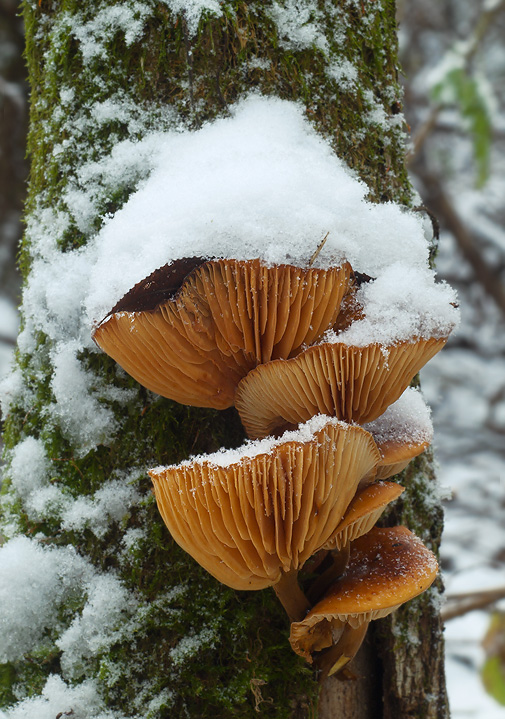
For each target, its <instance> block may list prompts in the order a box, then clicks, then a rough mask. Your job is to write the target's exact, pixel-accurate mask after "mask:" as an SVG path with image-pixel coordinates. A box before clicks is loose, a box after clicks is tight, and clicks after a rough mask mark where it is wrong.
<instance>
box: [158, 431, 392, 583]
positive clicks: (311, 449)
mask: <svg viewBox="0 0 505 719" xmlns="http://www.w3.org/2000/svg"><path fill="white" fill-rule="evenodd" d="M378 459H379V453H378V450H377V448H376V446H375V443H374V442H373V440H372V437H371V435H370V434H369V433H368V432H366V431H365V430H363V429H362V428H361V427H356V426H350V425H345V424H343V423H341V422H338V421H337V420H335V419H334V418H328V417H315V418H314V419H313V420H311V421H310V422H308V423H307V425H305V426H303V427H301V428H300V430H299V431H298V432H290V433H286V434H285V435H284V436H283V437H281V438H280V439H278V440H273V439H269V440H264V441H263V442H257V443H249V444H248V445H246V446H245V448H242V450H241V451H239V450H236V451H234V453H233V454H232V456H231V460H230V459H229V458H228V455H227V454H226V453H225V454H223V453H216V454H215V455H209V456H208V457H202V458H197V459H196V460H194V461H192V462H183V463H182V464H180V465H178V466H170V467H160V468H157V469H153V470H150V472H149V474H150V476H151V478H152V480H153V483H154V491H155V495H156V501H157V503H158V508H159V510H160V513H161V515H162V517H163V519H164V521H165V524H166V525H167V527H168V529H169V530H170V532H171V534H172V536H173V538H174V539H175V541H176V542H177V543H178V544H179V545H180V546H181V547H182V548H183V549H184V550H185V551H186V552H188V553H189V554H191V556H192V557H193V558H194V559H196V560H197V561H198V562H199V563H200V564H201V565H202V566H203V567H204V568H205V569H206V570H207V571H208V572H210V574H212V575H213V576H214V577H216V579H218V580H219V581H220V582H223V583H224V584H227V585H229V586H231V587H233V588H234V589H262V588H263V587H267V586H270V585H273V584H275V583H277V582H278V581H279V579H280V577H281V573H282V572H288V571H290V570H291V569H297V568H299V567H301V566H302V565H303V563H304V562H305V561H306V560H307V559H308V557H310V556H311V555H312V554H313V553H314V552H316V551H317V550H318V549H320V548H321V547H322V546H323V545H324V544H325V543H326V542H327V541H328V538H329V537H330V536H331V535H332V534H333V532H334V530H335V527H336V526H337V524H338V523H339V522H340V520H341V519H342V516H343V514H344V512H345V510H346V508H347V506H348V504H349V502H350V501H351V499H352V498H353V496H354V494H355V492H356V489H357V487H358V484H359V482H360V480H361V478H362V477H363V476H364V475H366V474H368V473H369V472H370V469H371V467H373V466H374V465H375V464H376V462H377V461H378Z"/></svg>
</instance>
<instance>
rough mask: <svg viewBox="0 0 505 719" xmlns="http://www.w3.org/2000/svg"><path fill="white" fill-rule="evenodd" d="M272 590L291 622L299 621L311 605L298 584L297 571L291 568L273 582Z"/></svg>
mask: <svg viewBox="0 0 505 719" xmlns="http://www.w3.org/2000/svg"><path fill="white" fill-rule="evenodd" d="M274 591H275V593H276V594H277V597H278V599H279V601H280V603H281V604H282V606H283V607H284V609H285V610H286V612H287V615H288V617H289V619H290V621H291V622H301V620H302V619H303V618H304V617H305V615H306V614H307V612H308V611H309V610H310V608H311V605H310V603H309V600H308V599H307V597H306V596H305V594H304V593H303V592H302V590H301V589H300V585H299V584H298V572H297V571H296V570H294V569H292V570H291V571H289V572H285V573H283V574H282V576H281V578H280V579H279V581H278V582H277V584H274Z"/></svg>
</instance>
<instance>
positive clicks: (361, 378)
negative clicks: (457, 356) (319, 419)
mask: <svg viewBox="0 0 505 719" xmlns="http://www.w3.org/2000/svg"><path fill="white" fill-rule="evenodd" d="M445 342H446V338H442V339H435V338H430V339H418V340H416V341H413V342H400V343H398V344H395V345H391V346H389V347H383V346H382V345H379V344H371V345H367V346H365V347H353V346H349V345H346V344H343V343H341V342H324V343H321V344H318V345H314V346H312V347H309V348H308V349H306V350H304V351H303V352H301V353H300V354H299V355H297V356H296V357H294V358H292V359H288V360H282V359H279V360H273V361H271V362H267V363H266V364H263V365H260V366H259V367H256V369H254V370H252V371H251V372H249V374H248V375H247V376H246V377H244V379H242V380H241V381H240V383H239V385H238V388H237V393H236V398H235V406H236V407H237V409H238V411H239V414H240V418H241V420H242V424H243V425H244V427H245V430H246V432H247V434H248V436H249V437H252V438H258V437H265V436H267V435H268V434H272V433H273V432H274V431H275V430H276V428H281V429H289V428H291V427H293V426H296V425H297V424H298V423H299V422H305V421H306V420H307V419H308V418H309V417H311V416H313V415H315V414H318V413H321V414H326V415H330V416H331V415H333V416H336V417H338V419H341V420H343V421H345V422H357V423H359V424H363V423H365V422H371V421H372V420H374V419H376V418H377V417H379V416H380V415H381V414H382V413H383V412H384V411H385V409H386V408H387V407H388V406H389V405H390V404H392V403H393V402H396V400H397V399H398V398H399V397H400V395H401V394H402V393H403V391H404V390H405V389H406V388H407V387H408V385H409V384H410V382H411V380H412V378H413V377H414V376H415V375H416V374H417V372H418V371H419V370H420V369H421V367H423V366H424V365H425V364H426V362H428V361H429V360H430V359H431V358H432V357H433V356H434V355H435V354H436V353H437V352H438V351H439V350H440V349H442V347H443V345H444V344H445Z"/></svg>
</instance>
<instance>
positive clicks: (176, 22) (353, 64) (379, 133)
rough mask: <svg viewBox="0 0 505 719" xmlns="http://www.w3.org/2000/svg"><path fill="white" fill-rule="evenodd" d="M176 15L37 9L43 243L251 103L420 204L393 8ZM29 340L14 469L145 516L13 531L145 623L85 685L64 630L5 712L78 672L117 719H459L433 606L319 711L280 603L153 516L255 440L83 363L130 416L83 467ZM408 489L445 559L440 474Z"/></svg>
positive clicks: (37, 212)
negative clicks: (75, 560)
mask: <svg viewBox="0 0 505 719" xmlns="http://www.w3.org/2000/svg"><path fill="white" fill-rule="evenodd" d="M175 5H176V3H172V2H169V1H168V0H166V1H165V2H162V1H161V0H160V2H155V1H154V0H144V1H143V2H140V1H137V0H136V1H135V2H134V1H133V0H127V1H126V2H122V3H116V2H113V0H108V1H106V0H85V1H84V2H83V0H25V2H24V13H25V22H26V31H27V60H28V66H29V73H30V82H31V126H30V127H31V129H30V137H29V152H30V156H31V176H30V188H29V200H28V206H27V219H28V221H29V223H30V222H31V227H32V228H33V226H34V225H36V224H37V222H38V220H39V219H40V218H44V217H46V219H47V212H48V211H50V212H51V213H52V215H51V216H52V217H53V218H59V221H58V222H55V223H54V224H53V226H52V227H53V230H52V232H53V233H54V235H53V237H54V239H55V240H56V241H57V243H58V245H59V247H60V250H61V252H62V253H67V255H70V254H71V253H72V252H76V251H77V250H78V248H79V247H81V246H82V245H83V244H85V243H86V242H87V241H88V240H89V239H90V238H91V237H92V236H93V235H94V234H95V233H96V231H97V230H98V229H99V228H100V226H101V223H102V222H103V217H104V215H105V214H106V213H113V212H115V211H116V210H117V209H118V208H119V207H121V205H122V204H123V203H124V202H125V201H126V199H127V198H128V196H129V195H130V194H131V193H132V192H133V191H134V190H135V189H136V187H137V185H138V183H139V182H140V181H141V180H142V177H141V176H139V175H138V173H137V174H135V173H134V172H133V173H132V172H130V173H129V174H128V173H125V177H124V178H122V180H121V182H119V183H115V184H111V183H110V182H109V181H108V180H107V177H106V176H105V177H104V176H98V175H95V180H94V181H95V185H94V186H93V193H94V194H93V198H92V199H93V210H92V212H88V216H87V220H86V222H84V221H83V220H82V217H80V216H78V214H77V213H76V211H75V207H74V205H72V197H75V193H76V192H77V193H78V192H80V191H82V192H84V191H85V182H86V179H85V177H86V174H85V173H83V172H82V168H83V167H88V168H89V167H90V165H91V163H95V162H98V161H101V160H102V159H103V158H107V157H109V155H110V153H111V150H112V148H113V147H114V146H115V145H116V144H117V143H118V142H120V141H121V140H126V139H130V140H136V139H139V138H142V137H143V136H144V135H145V134H146V133H148V132H150V131H152V130H153V129H170V128H173V127H183V128H187V129H196V128H198V127H200V126H201V125H202V123H204V122H206V121H208V120H212V119H213V118H216V117H218V116H223V115H225V114H226V113H227V112H228V108H229V106H230V105H231V104H232V103H233V102H235V101H237V100H238V99H239V98H241V97H243V96H244V95H245V94H247V93H249V92H251V91H257V92H262V93H264V94H266V95H275V96H278V97H281V98H284V99H289V100H296V101H299V102H300V103H302V104H303V105H304V106H305V108H306V113H307V116H308V117H309V119H310V120H311V121H312V122H313V123H314V125H315V126H316V128H317V129H318V130H319V131H320V132H321V133H322V135H324V136H325V137H326V138H327V139H328V140H329V141H330V143H331V144H332V146H333V147H334V149H335V151H336V153H337V154H338V155H339V156H340V157H341V158H342V159H343V160H344V161H345V162H347V164H348V165H349V166H350V167H351V168H353V169H354V170H355V171H356V172H357V173H358V175H359V176H360V177H361V178H362V179H363V180H364V181H365V182H366V183H367V184H368V186H369V188H370V197H371V198H372V199H373V200H374V201H378V202H383V201H389V200H393V201H396V202H399V203H403V204H405V205H410V204H412V191H411V187H410V185H409V182H408V179H407V176H406V171H405V166H404V161H403V157H404V145H403V132H404V121H403V116H402V114H401V92H400V89H399V86H398V79H397V56H396V47H397V44H396V25H395V3H394V1H393V0H382V1H381V2H380V1H376V2H372V1H371V0H364V1H362V2H359V1H357V0H356V1H355V0H337V1H335V2H318V3H314V2H309V1H308V0H306V1H302V2H298V3H294V2H289V1H288V2H284V3H273V2H270V1H267V2H254V1H252V2H244V1H243V0H241V1H240V2H225V3H211V2H209V3H208V6H209V10H208V11H206V12H204V13H203V14H202V15H201V17H200V18H198V19H196V20H195V17H194V15H192V16H189V17H186V16H184V15H179V16H178V15H176V14H174V12H173V11H172V9H171V8H173V7H174V6H175ZM187 5H188V6H190V7H193V8H194V7H197V4H195V5H192V4H191V3H188V4H187ZM115 11H118V12H115ZM87 176H88V177H89V174H88V175H87ZM96 177H98V179H96ZM62 218H63V220H64V221H62ZM41 222H42V219H41ZM47 225H49V226H51V223H47V221H46V226H47ZM37 241H38V240H37V235H36V232H35V231H33V230H32V231H30V229H29V231H28V232H27V235H26V238H25V241H24V245H23V248H22V255H21V265H22V268H23V271H24V273H25V278H26V280H27V281H29V278H30V268H31V265H32V263H33V255H34V253H36V251H37V250H36V249H34V248H35V247H36V244H37ZM28 325H29V323H28ZM24 332H25V339H26V334H27V333H28V334H30V333H31V339H32V341H30V342H26V341H25V342H24V344H23V345H22V347H21V348H20V352H19V356H18V362H19V367H20V368H21V371H22V376H23V380H22V382H23V386H24V390H23V391H20V392H18V393H17V394H16V393H14V394H13V396H12V398H11V401H10V405H9V414H8V419H7V425H6V432H5V442H6V447H7V458H9V456H10V455H9V452H11V453H12V452H13V451H15V448H16V446H18V445H19V443H20V442H22V441H23V440H24V439H25V438H26V437H29V436H32V437H35V438H37V439H38V440H41V441H42V442H43V443H44V446H45V447H46V451H47V456H48V457H49V459H50V461H51V463H52V469H51V474H52V481H53V483H55V484H57V485H58V486H59V487H60V488H62V491H64V492H65V494H66V496H68V497H71V498H74V499H75V498H78V497H83V496H84V497H90V498H91V497H95V496H96V492H97V491H99V489H100V487H101V486H102V484H104V483H106V482H107V481H108V480H109V478H110V477H112V476H115V477H118V476H120V474H121V472H123V473H126V472H129V471H131V468H132V467H135V468H141V470H142V471H139V472H138V474H137V475H136V476H135V478H134V480H131V477H130V481H134V482H135V486H136V490H137V492H138V494H139V496H140V497H141V498H142V499H141V501H138V502H137V503H136V504H135V505H134V506H132V507H131V509H130V511H129V513H128V514H127V516H125V517H123V519H122V520H121V522H118V521H116V522H114V521H111V523H110V525H109V527H108V528H107V531H106V532H103V533H101V534H100V533H96V532H93V531H91V529H89V528H87V527H86V526H84V527H81V528H78V529H69V528H68V527H64V526H62V524H61V521H60V520H59V519H58V512H57V510H56V509H55V510H54V513H53V515H51V514H50V513H49V514H46V515H45V516H44V517H42V518H40V517H39V518H38V519H34V518H33V517H32V516H30V512H28V511H26V509H24V508H23V506H22V504H21V503H20V502H16V500H15V498H14V499H13V498H12V494H13V492H14V490H9V487H8V481H7V482H6V487H7V489H6V490H5V491H6V492H7V494H9V492H10V493H11V499H10V504H8V507H9V509H8V511H9V512H10V515H9V516H10V519H11V520H12V517H13V516H14V515H15V518H16V522H17V523H18V526H21V528H22V530H23V531H24V532H26V533H27V534H29V535H31V536H33V535H35V534H37V533H38V536H39V537H40V536H41V537H44V538H45V539H44V541H45V542H46V543H49V544H51V543H56V544H58V545H59V546H61V545H64V544H66V543H70V544H74V545H75V546H76V547H77V548H78V551H79V552H80V553H81V554H82V555H83V556H85V557H86V558H87V559H88V560H89V561H91V562H92V563H93V565H94V566H95V567H96V568H97V569H98V570H99V571H102V572H107V571H113V572H115V574H116V576H118V577H120V579H121V582H122V583H123V586H125V587H126V588H127V589H128V590H129V591H130V592H131V593H132V594H134V596H135V601H136V609H135V612H136V614H135V617H134V619H131V617H129V618H128V617H127V618H126V619H125V618H123V624H124V622H126V620H128V621H130V620H131V621H132V622H133V621H134V620H135V622H136V624H135V627H136V630H135V631H134V632H133V633H131V634H130V635H129V636H128V637H125V636H124V633H123V634H121V632H120V631H119V630H118V632H117V636H116V640H111V641H110V642H109V643H108V644H107V645H106V646H101V647H100V648H98V649H97V650H96V652H95V653H94V654H93V655H91V656H88V657H86V661H84V662H83V665H82V667H81V669H80V670H79V672H76V671H75V669H74V672H73V674H72V672H69V670H68V668H67V669H65V666H63V667H62V666H61V662H60V659H61V647H60V646H59V645H58V644H57V639H58V631H60V632H61V626H60V629H56V628H53V629H49V630H48V632H47V641H46V642H45V644H44V648H43V650H42V649H40V648H38V650H37V651H34V652H32V653H31V654H30V653H29V655H28V656H27V657H25V658H24V661H23V660H19V661H13V662H11V663H10V664H9V665H8V666H7V665H5V667H4V668H5V671H4V673H3V676H5V677H6V680H5V681H6V682H7V680H8V682H10V684H9V686H7V684H6V686H5V687H4V692H3V697H4V701H5V702H6V703H12V702H13V701H15V698H16V690H15V688H13V687H15V686H18V687H19V686H24V687H26V688H27V690H28V691H30V692H34V693H37V692H38V691H40V690H41V688H42V687H43V686H44V683H45V680H46V677H47V675H48V674H49V673H59V672H62V675H63V677H64V679H65V680H66V681H67V682H72V681H73V682H79V681H82V680H84V679H92V680H94V681H96V682H98V686H99V688H100V691H101V693H102V695H103V697H104V702H105V704H106V706H108V707H110V708H111V710H113V711H114V712H116V713H115V714H114V717H116V716H121V717H123V716H124V717H134V716H135V717H137V716H138V717H146V718H147V717H159V718H160V719H163V718H164V717H169V716H170V717H172V716H191V717H198V718H199V719H204V718H205V717H207V716H219V717H220V718H221V719H226V718H227V717H253V716H256V715H257V712H260V713H261V715H262V716H265V717H276V719H280V718H281V717H309V716H315V715H317V714H318V712H319V714H318V715H319V716H320V717H325V718H328V717H330V716H331V717H333V716H335V717H337V716H346V718H347V719H350V718H351V717H364V716H367V717H372V716H373V717H374V719H377V718H379V717H381V716H384V717H388V718H389V717H391V718H392V717H400V716H401V717H419V718H421V717H423V718H425V717H426V718H428V717H429V718H430V719H435V718H437V719H442V717H445V716H446V715H447V708H446V699H445V691H444V684H443V671H442V666H443V663H442V643H441V638H440V637H441V635H440V626H439V623H438V619H437V616H438V615H437V606H436V601H434V599H435V598H436V596H437V590H435V591H434V592H431V593H428V594H427V595H425V596H424V597H422V598H421V599H420V600H419V601H417V602H413V603H412V604H411V605H410V606H409V607H407V608H406V609H405V610H404V611H403V612H399V613H398V614H396V615H394V617H393V618H391V619H389V620H385V621H383V622H381V623H380V627H379V629H378V630H376V631H375V632H374V633H373V636H372V635H371V636H370V638H369V640H367V643H366V645H365V650H364V652H363V654H362V656H361V658H360V662H361V664H360V665H359V666H360V667H361V668H360V670H359V671H360V676H359V678H358V679H357V680H356V681H355V682H352V681H351V682H341V681H338V680H336V679H330V680H328V682H327V685H326V687H325V689H324V695H323V699H322V701H321V704H320V709H319V710H318V709H317V708H316V707H317V703H318V693H319V686H318V684H317V681H316V679H315V677H314V676H313V674H312V672H311V670H310V668H309V667H308V666H307V665H305V664H304V663H303V661H302V660H299V658H297V657H295V656H294V655H293V654H292V652H291V651H290V649H289V645H288V642H287V633H288V626H287V622H286V619H285V616H284V614H283V612H282V609H281V608H280V607H279V606H278V605H277V603H276V600H275V597H274V593H273V592H270V591H264V592H257V593H236V592H232V591H231V590H228V589H227V588H224V587H222V586H220V585H218V584H217V583H216V582H215V581H214V580H213V579H212V578H210V577H209V576H207V575H206V574H205V572H203V571H202V570H201V569H200V568H199V567H198V566H196V565H195V563H194V562H193V561H192V560H191V559H189V558H188V557H187V556H186V555H184V553H182V552H181V551H180V550H179V549H178V547H177V546H175V545H174V544H173V542H172V541H171V539H170V536H169V535H168V532H167V531H166V530H165V528H164V527H163V526H162V524H161V522H160V519H159V518H158V515H157V511H156V507H155V506H154V503H153V501H152V498H151V497H150V488H149V482H148V479H147V477H146V475H145V468H146V467H149V466H154V465H158V464H161V463H172V462H175V461H179V460H180V459H182V458H185V457H187V456H188V455H189V454H190V453H195V452H204V451H212V450H215V449H217V448H218V447H219V446H223V445H225V446H236V445H238V444H239V443H240V442H241V441H242V439H243V435H242V430H241V427H240V424H239V422H238V420H237V417H236V415H235V413H234V412H233V411H226V412H222V413H218V412H213V411H208V410H196V409H190V408H186V407H182V406H179V405H176V404H175V403H172V402H170V401H168V400H164V399H162V398H159V397H156V396H154V395H152V394H150V393H149V392H147V391H145V390H144V389H142V388H139V387H138V386H137V385H136V384H135V383H134V382H133V381H132V380H130V379H128V378H126V377H125V376H124V374H123V373H122V372H120V371H118V369H117V368H116V366H115V365H114V363H113V362H112V361H109V359H108V358H106V357H104V356H102V355H99V354H93V353H89V352H80V353H79V356H78V361H79V363H80V365H81V367H82V368H83V369H84V370H85V371H86V373H87V374H86V376H87V377H88V378H89V377H94V378H96V387H98V388H100V387H101V386H104V382H106V383H107V384H108V385H110V384H111V383H113V384H114V385H115V386H116V387H118V388H120V389H121V390H124V391H125V392H126V394H124V396H125V397H127V398H128V399H127V401H126V400H124V401H123V400H118V399H117V398H116V396H114V397H112V399H111V396H110V395H106V393H104V397H103V398H102V403H103V404H104V405H106V407H107V409H108V410H109V411H111V412H114V413H115V420H116V428H115V431H114V432H113V433H112V435H111V436H108V437H106V438H104V439H103V441H102V442H100V443H99V442H95V443H94V444H93V446H86V447H85V448H84V450H83V448H82V447H80V448H79V447H76V446H75V440H74V439H73V437H74V435H73V434H72V432H71V431H69V429H68V423H65V422H64V421H63V420H61V421H59V420H58V419H57V418H58V417H60V418H61V417H62V416H63V415H61V413H60V414H59V415H58V412H56V413H55V414H52V415H51V414H49V417H50V418H49V420H48V407H50V406H54V405H55V403H56V404H57V402H58V398H57V397H56V396H55V392H54V387H53V385H52V379H51V378H52V374H53V371H54V366H53V365H54V357H55V354H54V342H55V340H54V337H52V336H51V333H50V332H49V331H47V332H45V331H44V330H43V328H42V329H41V328H37V327H36V326H34V327H32V328H30V326H26V325H25V329H24ZM88 386H89V383H88ZM96 387H94V389H93V391H95V394H96V391H97V390H96ZM90 391H91V390H90ZM98 391H99V390H98ZM8 476H9V470H8V469H7V477H8ZM404 479H405V483H406V485H407V487H408V491H407V492H406V494H405V499H404V500H403V502H402V505H401V509H400V510H398V511H397V513H396V514H395V516H394V517H391V518H390V522H391V523H397V522H405V524H407V525H408V526H409V527H410V528H411V529H412V530H414V531H416V532H417V534H419V535H420V536H421V537H422V538H423V539H424V540H425V541H427V543H428V544H429V545H430V546H431V547H432V548H435V549H436V548H437V547H438V542H439V538H440V528H441V514H440V508H439V507H438V505H437V503H436V500H435V499H434V490H433V484H434V478H433V474H432V469H431V462H430V459H429V458H427V459H423V460H420V461H419V462H417V463H416V465H415V466H414V467H413V468H412V469H410V470H409V471H408V473H406V475H405V477H404ZM135 530H139V533H138V541H137V542H136V543H134V544H133V543H131V544H130V549H129V551H125V548H124V543H123V537H124V534H125V532H130V535H129V536H133V534H132V531H135ZM136 536H137V535H136ZM73 602H74V603H73V605H72V607H66V608H64V609H63V610H62V613H61V617H60V618H59V620H60V622H61V624H62V626H63V627H65V626H68V624H69V623H70V622H71V621H72V620H73V618H74V617H75V616H79V615H80V613H82V611H83V607H84V605H85V602H86V597H83V598H82V599H81V601H78V600H76V599H75V598H74V599H73ZM126 623H127V622H126ZM377 624H379V623H377ZM26 659H28V662H27V661H26ZM65 672H66V673H65ZM364 696H366V697H367V699H366V701H363V697H364ZM344 707H345V708H344ZM366 707H368V708H366Z"/></svg>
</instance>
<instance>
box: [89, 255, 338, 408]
mask: <svg viewBox="0 0 505 719" xmlns="http://www.w3.org/2000/svg"><path fill="white" fill-rule="evenodd" d="M350 281H351V268H350V265H349V264H348V263H344V264H343V265H342V266H340V267H332V268H330V269H328V270H322V269H316V268H308V269H304V268H300V267H293V266H290V265H277V266H273V267H269V266H267V265H265V264H263V263H262V262H260V261H259V260H233V259H227V260H211V261H208V262H204V261H203V260H202V259H201V258H186V259H185V260H178V261H177V262H175V263H173V264H172V265H167V266H165V267H164V268H161V269H159V270H156V272H154V273H153V274H152V275H150V276H149V277H148V278H146V279H145V280H143V281H142V282H141V283H139V284H138V285H136V286H135V287H134V288H133V289H132V290H131V291H130V292H129V293H128V294H127V295H125V297H124V298H123V300H121V301H120V302H119V303H118V304H117V305H116V306H115V307H114V308H113V310H112V311H111V313H110V314H109V315H108V316H107V317H106V318H105V319H104V320H103V321H102V322H101V323H100V324H99V325H98V327H97V328H96V329H95V330H94V333H93V339H94V340H95V342H96V343H97V344H98V345H99V347H101V348H102V349H103V350H104V351H105V352H106V353H107V354H109V355H110V356H111V357H113V358H114V359H115V360H116V361H117V362H118V363H119V364H120V365H121V366H122V367H123V368H124V369H125V370H126V371H127V372H128V373H129V374H130V375H132V377H134V378H135V379H136V380H137V381H138V382H140V383H141V384H143V385H144V386H145V387H147V388H148V389H150V390H152V391H153V392H156V393H158V394H161V395H162V396H164V397H169V398H170V399H174V400H176V401H177V402H181V403H182V404H189V405H194V406H199V407H214V408H216V409H225V408H226V407H229V406H231V405H232V404H233V401H234V394H235V388H236V386H237V384H238V382H239V380H240V379H241V378H242V377H244V376H245V375H246V374H247V372H249V371H250V370H251V369H252V368H253V367H256V366H257V365H258V364H259V363H261V362H267V361H269V360H270V359H276V358H281V357H282V358H284V357H291V356H294V355H296V354H297V353H298V352H299V351H300V349H301V347H302V345H304V344H310V343H311V342H314V341H315V340H317V339H318V338H319V337H320V336H321V335H322V334H323V333H324V332H325V331H326V330H327V329H328V328H329V327H330V326H331V325H332V324H333V323H334V322H335V319H336V317H337V315H338V311H339V307H340V302H341V300H342V297H343V295H344V294H345V292H346V290H347V287H348V285H349V283H350Z"/></svg>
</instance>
